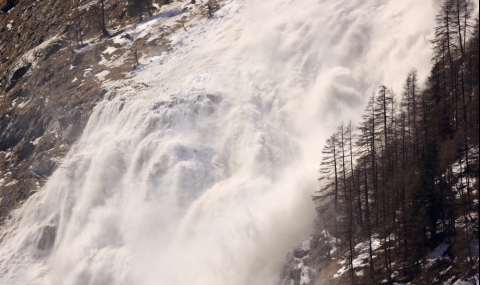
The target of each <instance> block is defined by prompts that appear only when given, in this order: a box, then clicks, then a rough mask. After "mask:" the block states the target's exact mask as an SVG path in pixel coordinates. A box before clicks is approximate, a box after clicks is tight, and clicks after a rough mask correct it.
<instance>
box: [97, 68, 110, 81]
mask: <svg viewBox="0 0 480 285" xmlns="http://www.w3.org/2000/svg"><path fill="white" fill-rule="evenodd" d="M108 74H110V71H109V70H103V71H101V72H99V73H97V74H95V77H97V78H98V79H99V80H101V81H103V80H105V76H107V75H108Z"/></svg>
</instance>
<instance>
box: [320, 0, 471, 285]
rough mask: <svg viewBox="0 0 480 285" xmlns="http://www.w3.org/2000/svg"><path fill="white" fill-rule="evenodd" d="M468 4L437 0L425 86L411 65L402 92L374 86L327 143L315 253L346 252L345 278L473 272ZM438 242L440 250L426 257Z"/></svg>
mask: <svg viewBox="0 0 480 285" xmlns="http://www.w3.org/2000/svg"><path fill="white" fill-rule="evenodd" d="M472 14H473V5H472V2H471V1H468V0H447V1H444V2H443V3H442V5H441V9H440V11H439V13H438V14H437V16H436V22H437V27H436V30H435V38H434V39H433V41H432V44H433V49H434V55H433V58H432V67H431V72H430V75H429V76H428V78H427V79H426V82H425V86H424V87H423V88H420V86H419V83H418V78H417V73H416V71H415V70H414V69H413V70H412V71H411V72H410V73H409V74H408V76H407V78H406V80H405V84H404V86H403V90H402V91H401V93H395V92H394V90H391V89H390V88H388V87H387V86H380V87H379V88H378V91H377V92H376V93H375V94H372V95H371V97H370V98H369V100H368V103H367V106H366V108H365V111H364V114H363V117H362V121H361V122H360V123H359V125H358V126H354V125H352V123H349V124H344V123H341V124H340V125H339V127H338V130H337V131H336V132H335V133H334V134H332V135H331V136H330V137H329V139H328V140H327V141H326V143H325V146H324V149H323V158H322V163H321V166H320V170H319V171H320V178H319V180H320V182H321V187H320V189H319V190H318V191H317V192H316V193H315V195H314V196H313V199H314V200H316V201H317V202H318V203H319V204H318V207H317V211H318V221H317V222H318V227H319V228H320V229H322V230H323V232H322V233H323V239H322V242H323V243H325V244H326V245H324V246H323V247H322V250H321V252H320V253H319V254H320V257H319V259H320V262H321V261H325V262H328V261H330V260H332V259H342V258H343V259H345V260H346V261H347V262H346V265H347V266H346V270H345V275H344V278H345V280H348V281H349V283H350V284H377V283H384V284H385V283H386V284H394V282H412V283H413V284H445V283H441V280H444V279H445V280H450V281H449V283H448V284H450V282H452V281H453V280H454V279H459V278H466V277H471V276H474V275H475V274H477V279H478V215H477V211H478V174H479V160H478V150H479V147H478V146H479V131H478V128H479V108H478V106H479V95H478V88H479V87H478V82H479V66H478V64H479V58H478V56H479V42H478V40H479V39H478V37H479V22H478V15H472ZM329 235H330V237H329ZM376 239H377V240H378V239H380V242H381V246H380V247H378V246H376V245H374V244H373V243H374V242H375V240H376ZM361 241H366V243H365V246H366V250H365V253H366V254H365V255H364V256H363V257H365V260H364V261H365V264H363V266H361V268H359V266H358V262H355V260H356V259H357V258H358V257H359V254H360V253H359V250H358V249H359V247H358V246H355V245H356V244H357V243H359V242H361ZM329 243H333V244H329ZM439 244H440V245H442V246H443V249H444V250H443V252H441V253H440V256H439V257H442V256H443V257H445V258H439V259H438V260H434V259H428V258H426V256H427V255H428V253H429V252H431V251H432V250H434V249H435V248H436V247H437V246H439ZM376 247H378V250H377V251H376V252H374V250H375V249H376ZM372 248H373V249H372ZM434 251H435V250H434ZM437 251H438V249H437ZM359 269H363V270H364V271H362V272H360V271H359ZM347 270H348V271H347ZM447 271H448V273H447ZM438 272H442V273H443V274H438ZM342 273H343V272H342ZM347 276H348V277H347ZM452 276H454V277H452ZM455 276H456V278H455ZM449 278H451V279H449ZM469 281H470V282H471V284H477V282H478V281H476V279H475V278H470V279H469ZM408 284H410V283H408Z"/></svg>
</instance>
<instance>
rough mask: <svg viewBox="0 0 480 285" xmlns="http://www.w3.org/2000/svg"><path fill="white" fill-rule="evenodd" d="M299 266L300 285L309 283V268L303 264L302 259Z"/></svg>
mask: <svg viewBox="0 0 480 285" xmlns="http://www.w3.org/2000/svg"><path fill="white" fill-rule="evenodd" d="M299 268H300V285H308V284H310V281H311V280H310V276H309V275H308V272H309V270H310V268H309V267H308V266H306V265H304V264H303V260H302V261H301V262H300V265H299Z"/></svg>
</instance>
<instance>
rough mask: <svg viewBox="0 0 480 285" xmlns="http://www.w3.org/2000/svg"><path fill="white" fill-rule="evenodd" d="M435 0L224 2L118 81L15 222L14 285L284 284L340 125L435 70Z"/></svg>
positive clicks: (7, 255)
mask: <svg viewBox="0 0 480 285" xmlns="http://www.w3.org/2000/svg"><path fill="white" fill-rule="evenodd" d="M436 5H437V4H436V1H433V0H432V1H415V0H409V1H393V0H390V1H350V0H348V1H347V0H344V1H338V0H336V1H334V0H322V1H318V0H304V1H293V0H275V1H274V0H261V1H249V0H247V1H234V0H227V1H225V2H220V6H221V8H220V10H219V11H217V12H216V13H215V15H214V17H213V18H211V19H203V20H200V21H198V22H196V23H195V25H193V24H192V25H190V26H188V27H187V29H186V31H185V30H183V29H179V30H178V31H177V32H176V33H175V34H173V35H171V41H172V43H171V44H172V47H173V50H172V51H170V52H168V53H163V54H162V55H161V56H159V57H155V58H152V61H151V62H150V63H148V64H143V65H141V66H140V67H139V68H137V69H136V70H135V71H133V72H132V74H131V77H130V78H129V79H125V80H123V81H115V82H106V83H105V86H106V87H107V88H108V90H109V93H108V94H107V95H106V96H105V98H106V99H105V100H104V101H102V102H100V103H99V104H98V105H97V107H96V108H95V110H94V112H93V114H92V115H91V117H90V120H89V123H88V125H87V127H86V129H85V130H84V133H83V136H82V138H81V140H80V141H79V142H78V143H77V145H76V146H75V147H74V148H72V150H71V151H70V153H69V154H68V156H67V158H66V159H65V161H64V163H63V166H62V167H61V168H60V169H58V170H57V171H56V172H55V173H54V175H53V176H52V177H51V179H50V180H49V181H48V183H47V184H46V186H45V188H44V189H43V190H42V191H40V192H39V193H37V194H35V195H34V196H33V197H32V198H31V199H30V200H29V201H28V202H27V203H25V205H24V206H23V207H22V208H21V209H19V210H18V211H17V212H16V213H15V214H16V217H15V218H14V219H13V220H12V221H11V223H10V224H9V225H8V226H7V227H6V228H4V229H2V231H4V233H6V235H5V236H4V239H3V241H2V244H1V247H0V284H145V285H149V284H179V285H183V284H199V285H227V284H232V285H241V284H274V282H275V281H276V280H277V279H278V276H279V271H280V269H281V266H282V263H283V261H284V258H285V255H286V253H287V252H288V251H289V250H290V249H291V248H292V247H293V246H294V245H296V244H297V243H298V242H300V241H301V240H302V239H304V238H305V237H306V236H307V234H308V231H309V229H310V225H311V221H312V219H313V217H314V209H313V208H314V206H313V204H312V202H311V199H310V194H311V193H312V192H313V191H315V190H316V186H317V185H316V178H317V164H318V161H319V159H320V151H321V143H322V142H323V141H324V137H325V135H327V134H329V133H330V132H331V129H332V127H334V126H336V124H337V122H338V121H339V120H341V119H344V120H347V119H350V118H352V119H355V118H356V116H357V115H358V113H359V111H361V110H362V109H363V103H364V99H365V98H366V96H367V95H368V94H369V93H370V92H371V91H372V90H373V89H375V88H376V87H377V86H378V85H379V84H386V85H388V86H391V87H393V88H394V89H396V90H399V89H400V87H401V84H402V83H403V81H404V79H405V76H406V75H407V73H408V71H409V70H410V69H411V68H413V67H415V68H417V69H418V73H419V75H420V76H421V77H422V76H425V75H426V74H427V72H428V68H429V61H430V48H429V40H430V39H431V34H430V33H431V31H433V27H434V22H433V19H434V14H435V10H436ZM164 20H165V19H163V18H162V17H157V18H156V19H155V20H154V21H164ZM146 24H148V25H151V24H153V22H148V23H146ZM137 28H139V29H141V28H142V26H141V25H139V26H138V27H137ZM141 63H142V62H141Z"/></svg>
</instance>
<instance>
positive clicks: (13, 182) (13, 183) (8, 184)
mask: <svg viewBox="0 0 480 285" xmlns="http://www.w3.org/2000/svg"><path fill="white" fill-rule="evenodd" d="M17 183H18V181H17V180H12V181H10V182H9V183H7V184H5V187H8V186H13V185H15V184H17Z"/></svg>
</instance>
